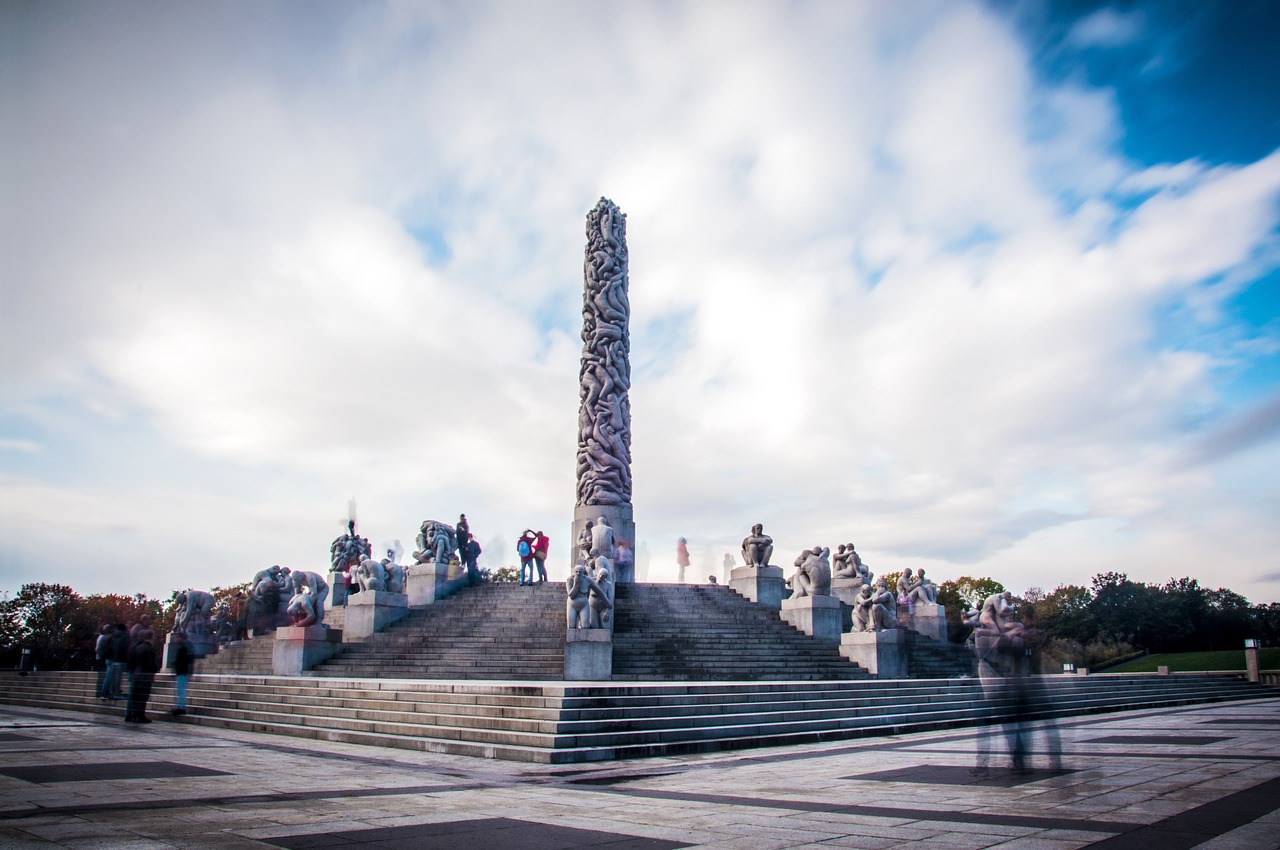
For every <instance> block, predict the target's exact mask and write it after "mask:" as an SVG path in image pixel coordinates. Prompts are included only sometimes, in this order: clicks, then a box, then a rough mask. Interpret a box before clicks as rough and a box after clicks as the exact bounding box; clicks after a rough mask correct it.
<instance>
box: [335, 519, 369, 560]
mask: <svg viewBox="0 0 1280 850" xmlns="http://www.w3.org/2000/svg"><path fill="white" fill-rule="evenodd" d="M372 554H373V547H372V546H371V545H370V544H369V538H367V537H361V536H360V535H358V534H356V521H355V520H354V519H352V520H348V521H347V533H346V534H344V535H342V536H341V537H338V538H337V539H335V540H334V541H333V543H331V544H330V545H329V561H330V564H331V565H332V568H333V571H334V572H335V573H340V572H345V571H346V570H348V569H351V568H354V567H355V566H356V564H359V563H360V560H361V559H362V558H368V557H369V556H370V555H372Z"/></svg>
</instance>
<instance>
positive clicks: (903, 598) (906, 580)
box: [898, 567, 916, 606]
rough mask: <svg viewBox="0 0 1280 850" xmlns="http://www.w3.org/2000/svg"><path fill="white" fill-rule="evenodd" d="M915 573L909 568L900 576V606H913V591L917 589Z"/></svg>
mask: <svg viewBox="0 0 1280 850" xmlns="http://www.w3.org/2000/svg"><path fill="white" fill-rule="evenodd" d="M915 583H916V579H915V571H914V570H912V569H911V568H910V567H907V568H906V569H905V570H903V571H902V575H900V576H898V604H899V605H908V606H909V605H910V604H911V591H912V590H913V589H914V588H915Z"/></svg>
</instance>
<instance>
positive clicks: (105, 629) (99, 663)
mask: <svg viewBox="0 0 1280 850" xmlns="http://www.w3.org/2000/svg"><path fill="white" fill-rule="evenodd" d="M114 632H115V629H114V628H112V627H111V624H110V623H103V624H102V631H101V632H99V633H98V640H97V642H96V643H95V644H94V646H93V666H94V669H95V670H97V671H98V682H97V685H96V686H95V687H94V691H93V693H94V696H96V697H97V698H98V699H110V698H111V694H110V693H108V692H107V679H108V676H109V674H110V672H111V660H110V659H109V658H108V656H109V655H110V654H111V635H112V634H113V633H114Z"/></svg>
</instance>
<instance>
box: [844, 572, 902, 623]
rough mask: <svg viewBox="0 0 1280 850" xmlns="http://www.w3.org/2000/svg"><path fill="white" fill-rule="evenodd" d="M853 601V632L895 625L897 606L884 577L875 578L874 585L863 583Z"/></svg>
mask: <svg viewBox="0 0 1280 850" xmlns="http://www.w3.org/2000/svg"><path fill="white" fill-rule="evenodd" d="M854 601H855V603H856V604H855V605H854V608H853V630H854V631H855V632H878V631H881V630H883V629H892V628H896V627H897V624H898V622H897V616H896V611H897V607H898V606H897V605H896V604H895V600H894V597H893V593H891V592H890V591H889V587H888V585H886V584H885V581H884V579H882V578H881V579H876V581H875V584H874V585H869V584H864V585H863V586H862V590H861V591H860V592H859V594H858V596H857V598H856V599H855V600H854Z"/></svg>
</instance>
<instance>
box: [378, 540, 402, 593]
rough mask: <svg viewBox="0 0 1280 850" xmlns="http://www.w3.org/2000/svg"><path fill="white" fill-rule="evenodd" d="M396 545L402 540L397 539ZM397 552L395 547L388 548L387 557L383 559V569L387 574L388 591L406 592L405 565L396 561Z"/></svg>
mask: <svg viewBox="0 0 1280 850" xmlns="http://www.w3.org/2000/svg"><path fill="white" fill-rule="evenodd" d="M396 545H397V546H399V545H400V541H398V540H397V541H396ZM396 561H397V553H396V550H395V549H388V550H387V557H385V558H383V559H382V570H383V572H384V573H385V574H386V576H387V579H386V591H387V592H388V593H404V585H405V573H404V565H403V564H398V563H396Z"/></svg>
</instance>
